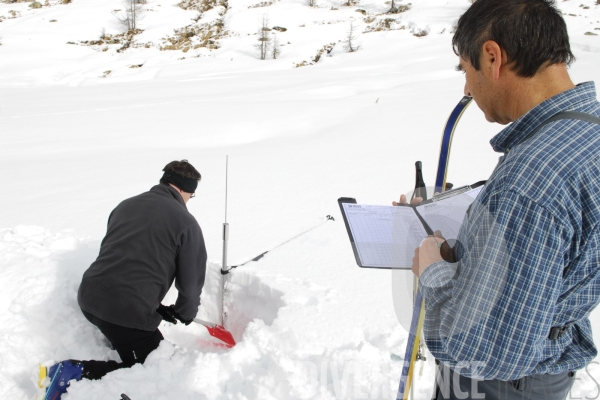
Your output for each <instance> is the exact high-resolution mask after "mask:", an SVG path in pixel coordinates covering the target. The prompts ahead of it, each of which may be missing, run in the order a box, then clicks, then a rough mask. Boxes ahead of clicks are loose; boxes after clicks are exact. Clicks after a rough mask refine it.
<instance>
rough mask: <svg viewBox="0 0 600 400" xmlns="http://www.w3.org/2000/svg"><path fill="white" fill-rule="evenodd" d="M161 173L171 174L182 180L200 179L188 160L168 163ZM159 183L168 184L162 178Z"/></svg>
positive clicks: (198, 173)
mask: <svg viewBox="0 0 600 400" xmlns="http://www.w3.org/2000/svg"><path fill="white" fill-rule="evenodd" d="M163 171H165V172H172V173H174V174H177V175H179V176H181V177H183V178H189V179H195V180H197V181H199V180H200V179H202V176H201V175H200V172H198V171H197V170H196V168H194V166H193V165H192V164H190V163H189V162H188V160H181V161H171V162H170V163H168V164H167V165H165V167H164V168H163ZM160 183H169V182H167V180H166V179H165V178H164V177H163V178H162V179H161V180H160Z"/></svg>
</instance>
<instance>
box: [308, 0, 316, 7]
mask: <svg viewBox="0 0 600 400" xmlns="http://www.w3.org/2000/svg"><path fill="white" fill-rule="evenodd" d="M306 4H308V6H309V7H314V6H316V5H317V0H306Z"/></svg>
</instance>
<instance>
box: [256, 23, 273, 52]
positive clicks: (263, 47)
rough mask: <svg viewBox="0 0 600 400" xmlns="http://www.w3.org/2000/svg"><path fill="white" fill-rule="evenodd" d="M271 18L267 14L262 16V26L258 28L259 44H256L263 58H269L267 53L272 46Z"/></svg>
mask: <svg viewBox="0 0 600 400" xmlns="http://www.w3.org/2000/svg"><path fill="white" fill-rule="evenodd" d="M270 31H271V29H270V28H269V18H268V17H267V16H266V15H263V16H262V21H261V23H260V28H259V29H258V44H256V45H254V47H256V48H257V49H258V55H259V57H260V59H261V60H265V59H266V58H267V54H268V53H269V50H270V48H271V38H270V37H269V32H270Z"/></svg>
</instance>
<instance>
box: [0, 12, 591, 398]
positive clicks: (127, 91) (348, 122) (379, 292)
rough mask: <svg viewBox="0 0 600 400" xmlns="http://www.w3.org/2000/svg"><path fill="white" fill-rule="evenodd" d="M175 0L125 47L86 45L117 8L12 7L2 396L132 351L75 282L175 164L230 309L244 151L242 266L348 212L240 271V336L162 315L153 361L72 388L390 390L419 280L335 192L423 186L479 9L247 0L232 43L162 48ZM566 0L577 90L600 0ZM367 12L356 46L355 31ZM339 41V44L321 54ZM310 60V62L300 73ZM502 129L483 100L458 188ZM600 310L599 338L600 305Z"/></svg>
mask: <svg viewBox="0 0 600 400" xmlns="http://www.w3.org/2000/svg"><path fill="white" fill-rule="evenodd" d="M176 3H177V1H174V0H167V1H158V0H148V3H147V4H146V5H145V6H144V8H146V9H147V10H148V11H147V12H146V15H145V18H144V19H143V20H142V21H140V24H139V26H140V28H141V29H143V32H142V33H140V34H139V35H136V36H135V38H134V43H133V44H131V46H130V48H128V49H126V50H125V51H122V52H117V50H118V49H120V48H121V46H122V44H114V45H99V46H95V47H94V46H85V45H83V44H82V43H81V41H90V40H98V39H99V36H100V34H101V32H102V29H103V28H104V31H105V33H106V34H107V35H117V34H118V33H119V32H120V31H121V27H120V26H119V24H118V22H117V19H116V18H115V16H114V15H113V14H114V10H117V9H123V8H124V6H123V4H122V3H121V2H120V1H112V0H85V1H83V0H73V2H72V3H71V4H59V1H58V0H49V6H43V7H42V8H40V9H33V8H30V7H28V4H29V3H13V4H5V3H0V21H1V22H0V43H1V45H0V59H1V60H2V62H0V154H1V155H2V157H0V165H1V171H2V172H3V180H2V189H1V190H2V192H1V196H0V199H1V200H0V205H1V207H2V214H1V216H0V282H2V290H1V291H0V318H1V320H2V323H1V324H0V398H2V399H17V400H20V399H30V398H32V397H33V396H34V394H35V388H34V386H33V384H32V382H31V379H30V376H31V371H32V370H33V369H34V368H35V366H36V364H37V363H38V362H43V361H46V360H49V359H53V360H61V359H65V358H75V359H118V355H117V354H116V353H115V352H114V351H111V350H110V349H109V348H108V346H107V344H106V342H105V340H104V339H103V337H102V335H101V334H100V333H99V331H98V330H97V329H95V328H94V327H93V326H91V325H90V324H89V323H88V322H87V321H86V320H85V318H84V317H83V316H82V315H81V313H80V311H79V309H78V307H77V303H76V291H77V287H78V284H79V282H80V279H81V275H82V274H83V272H84V271H85V269H86V268H87V267H88V266H89V264H90V263H91V262H92V261H93V260H94V259H95V257H96V255H97V253H98V248H99V243H100V240H101V239H102V237H103V235H104V232H105V226H106V220H107V218H108V215H109V213H110V211H111V210H112V209H113V208H114V207H115V206H116V205H117V204H118V203H119V201H121V200H123V199H124V198H127V197H130V196H133V195H136V194H139V193H140V192H142V191H146V190H148V189H149V188H150V187H151V186H152V185H154V184H155V183H157V181H158V178H159V177H160V175H161V172H160V170H161V168H162V167H163V166H164V165H165V164H167V163H168V162H169V161H171V160H173V159H182V158H187V159H189V160H190V162H192V163H193V164H194V165H195V166H196V167H197V168H198V170H200V172H201V173H202V175H203V179H202V182H201V183H200V186H199V189H198V192H197V198H195V199H193V200H191V201H190V203H189V210H190V212H192V214H194V215H195V216H196V218H197V219H198V221H199V222H200V225H201V226H202V228H203V231H204V234H205V237H206V242H207V248H208V253H209V258H210V264H209V279H208V280H207V284H206V287H205V290H204V292H203V295H202V306H201V307H200V314H199V316H200V317H201V318H203V319H207V320H211V321H215V322H218V320H219V312H218V310H217V304H218V300H217V299H218V293H219V279H220V275H219V272H218V270H219V266H220V257H221V246H222V242H221V229H222V225H221V224H222V222H223V217H224V197H225V185H224V181H225V171H224V167H225V155H226V154H228V155H229V157H230V161H229V165H230V169H229V208H228V214H229V215H228V222H229V223H230V224H231V225H230V242H229V246H230V252H229V260H230V263H231V264H239V263H242V262H244V261H246V260H248V259H251V258H253V257H254V256H256V255H258V254H260V253H262V252H263V251H265V250H269V249H271V248H273V247H275V246H276V245H277V244H279V243H281V242H283V241H285V240H286V239H288V238H290V237H293V236H294V235H296V234H298V233H299V232H302V231H304V230H307V229H309V228H311V227H313V226H315V225H317V224H319V223H321V222H322V221H323V220H324V217H325V215H327V214H331V215H333V216H335V217H336V219H337V220H336V221H335V222H327V223H325V224H323V225H322V226H321V227H319V228H317V229H315V230H313V231H311V232H310V233H308V234H306V235H304V236H302V237H300V238H298V239H296V240H295V241H293V242H290V243H289V244H286V245H285V246H283V247H281V248H278V249H277V250H275V251H273V252H271V253H269V254H268V255H267V256H266V257H265V258H263V259H261V260H260V261H259V262H256V263H249V264H247V265H245V266H243V267H240V268H239V269H237V270H234V272H232V274H231V275H230V277H229V281H228V290H227V296H226V310H227V313H228V317H227V321H226V325H227V327H228V328H229V329H230V330H231V331H232V332H233V334H234V336H235V338H236V340H237V341H238V345H237V346H236V347H235V348H233V349H226V348H224V347H222V346H221V345H220V344H219V343H216V342H215V340H214V339H213V338H211V337H210V336H209V335H208V334H207V332H206V329H205V328H204V327H202V326H199V325H191V326H188V327H185V326H182V325H181V324H179V325H176V326H172V325H168V324H163V325H161V328H160V329H161V330H162V332H163V333H164V335H165V338H166V339H167V340H166V341H165V342H164V343H163V344H162V345H161V347H160V348H159V349H158V350H157V351H156V352H154V353H153V354H152V355H151V356H150V357H149V358H148V360H147V361H146V363H145V364H144V365H143V366H142V365H137V366H135V367H133V368H131V369H129V370H120V371H116V372H114V373H111V374H109V375H107V376H106V377H105V378H104V379H102V380H100V381H95V382H90V381H81V382H78V383H75V384H73V385H72V386H71V387H70V389H69V394H68V395H67V396H64V398H65V399H66V400H74V399H86V400H93V399H118V398H119V397H120V393H127V394H128V395H129V396H130V397H131V398H132V399H133V400H140V399H205V398H206V399H261V400H262V399H282V398H286V399H359V398H373V399H390V398H393V396H394V395H395V392H396V390H397V385H398V379H399V376H400V367H401V363H400V362H398V361H395V360H394V358H395V357H393V356H392V357H391V354H399V355H403V354H404V346H405V339H406V328H407V327H408V321H409V317H410V312H411V300H410V279H409V278H410V275H409V274H407V273H402V272H400V273H395V274H393V275H392V273H390V272H389V271H370V270H364V269H360V268H358V267H357V266H356V264H355V261H354V258H353V256H352V252H351V249H350V245H349V243H348V239H347V235H346V232H345V229H344V226H343V223H342V221H341V217H340V215H339V211H338V207H337V203H336V199H337V198H338V197H341V196H352V197H356V198H357V199H358V200H359V201H361V202H365V203H371V204H389V203H390V202H391V201H392V200H395V199H397V198H398V196H399V194H400V193H402V192H408V191H410V189H412V186H413V184H414V182H413V179H414V162H415V161H417V160H421V161H423V165H424V175H425V181H426V182H427V183H430V184H431V183H432V179H433V175H434V173H435V163H436V161H437V156H438V151H439V150H438V146H439V137H440V133H441V130H442V127H443V125H444V123H445V120H446V118H447V116H448V114H449V113H450V111H451V109H452V108H453V107H454V105H455V104H456V102H457V101H458V100H459V99H460V98H461V96H462V90H463V85H464V78H463V76H462V75H461V74H459V73H456V72H455V71H454V69H453V68H454V66H455V65H456V63H457V60H456V56H455V55H454V54H453V53H452V50H451V48H450V40H451V31H452V26H453V25H454V24H455V23H456V20H457V19H458V17H459V16H460V14H461V13H462V12H464V10H466V8H467V7H468V6H469V2H468V1H466V0H448V1H446V0H430V1H419V0H413V4H412V5H411V8H410V10H408V11H406V12H404V13H401V14H396V15H392V16H389V15H380V14H381V13H383V12H385V11H387V10H388V9H389V6H390V5H389V4H385V3H384V2H383V1H378V2H375V1H372V0H363V1H361V2H360V3H359V4H358V5H355V6H350V7H348V6H344V5H343V1H341V0H335V1H330V0H318V1H317V5H318V7H309V6H308V5H307V4H306V2H304V1H303V0H280V1H274V2H273V4H272V5H270V6H266V7H255V6H256V5H260V4H259V3H260V2H259V1H258V0H231V1H230V2H229V3H228V5H229V9H228V10H227V12H226V13H225V14H224V16H221V15H219V13H222V12H223V10H224V9H223V8H222V7H221V8H219V7H216V8H214V9H213V10H210V11H207V12H205V13H204V14H202V16H201V18H200V19H199V21H198V22H199V23H200V24H202V23H207V24H210V23H214V21H217V20H219V19H220V18H222V19H223V22H224V26H225V29H226V30H227V31H228V32H229V35H228V37H224V38H220V39H218V47H219V48H218V49H216V50H209V49H207V48H206V47H200V48H196V49H193V48H192V49H189V50H188V51H187V52H183V49H182V50H172V51H161V50H160V46H161V45H164V43H165V41H164V39H163V38H166V37H167V36H173V35H174V29H180V28H183V27H185V26H187V25H190V24H194V23H195V22H194V21H193V20H192V19H194V18H197V16H198V15H197V13H196V12H195V11H189V10H188V11H184V10H182V9H181V8H178V7H176V6H175V5H176ZM400 4H403V5H406V3H400ZM559 7H560V8H561V10H563V12H564V14H565V19H566V20H567V23H568V25H569V32H570V36H571V41H572V45H573V49H574V51H575V55H576V56H577V59H578V60H577V62H576V63H575V64H574V66H573V67H572V68H571V74H572V77H573V79H574V81H576V82H583V81H589V80H596V81H599V80H600V79H599V78H600V72H599V71H600V69H598V65H600V42H599V38H598V36H594V35H593V33H600V9H599V8H600V6H597V5H595V4H594V2H593V1H592V0H580V1H577V2H575V1H566V2H560V3H559ZM357 9H362V10H364V11H365V13H366V15H363V14H362V13H359V12H356V10H357ZM264 14H268V17H269V26H270V27H273V26H282V27H285V28H287V31H286V32H280V33H278V34H277V36H278V40H279V42H280V44H283V45H284V46H281V49H282V53H281V55H280V56H279V57H278V59H277V60H272V59H269V60H265V61H261V60H259V59H258V58H257V51H256V49H255V48H254V45H255V44H256V43H257V40H256V35H255V33H256V32H257V30H258V28H259V25H260V20H261V18H262V15H264ZM385 18H393V19H394V20H395V21H391V22H390V21H387V25H388V26H389V27H391V29H392V30H389V31H388V30H382V31H379V32H377V31H375V32H370V33H364V32H365V31H367V30H377V27H378V26H379V27H380V26H385V25H386V22H385V21H383V20H384V19H385ZM350 19H352V20H354V23H355V25H356V26H357V28H358V31H357V32H358V34H357V36H358V38H357V40H358V42H357V43H358V44H359V45H360V48H359V51H358V52H356V53H346V52H344V51H343V43H342V42H340V41H342V40H343V39H344V36H345V35H346V34H347V32H348V29H349V25H350ZM402 27H404V28H403V29H401V28H402ZM423 32H426V33H427V35H425V36H422V35H423ZM590 33H592V34H590ZM415 35H421V36H420V37H417V36H415ZM194 40H197V39H194ZM67 42H72V43H74V44H67ZM194 43H197V42H194ZM332 43H335V46H334V49H333V51H332V57H325V56H323V57H321V58H320V60H318V62H314V59H315V57H316V55H317V53H318V52H319V50H322V49H323V47H324V46H326V45H330V44H332ZM138 45H139V46H138ZM146 45H147V46H146ZM105 48H106V51H104V49H105ZM304 61H306V64H310V63H312V64H313V65H308V66H306V67H302V68H293V67H294V66H295V65H297V64H302V63H303V62H304ZM140 65H141V67H139V66H140ZM131 66H136V67H137V68H130V67H131ZM106 71H111V72H110V73H106ZM500 128H501V127H500V126H498V125H492V124H489V123H487V122H486V121H485V120H484V118H483V116H482V114H481V112H480V111H479V110H478V109H477V107H475V106H472V107H470V109H468V110H467V112H466V113H465V116H464V117H463V120H462V121H461V124H460V126H459V128H458V130H457V132H456V135H455V139H454V144H453V152H452V159H451V166H450V171H449V177H450V178H449V180H450V181H451V182H453V183H455V184H457V185H460V184H466V183H472V182H476V181H478V180H481V179H486V178H487V177H488V176H489V174H490V173H491V171H492V169H493V167H494V165H495V163H496V160H497V155H496V154H494V153H493V152H492V150H491V149H490V147H489V144H488V140H489V138H491V136H492V135H493V134H494V133H496V132H497V131H498V130H499V129H500ZM175 297H176V292H174V291H171V292H170V293H169V294H168V297H167V299H165V304H170V303H172V302H173V301H174V299H175ZM592 321H593V324H594V327H595V332H596V333H597V343H600V334H598V332H600V317H599V312H598V311H596V312H594V314H593V315H592ZM432 360H433V358H432V357H431V356H430V357H428V361H427V363H423V365H422V367H423V368H422V370H419V376H418V377H417V381H416V394H415V398H416V399H419V400H420V399H425V398H428V391H429V390H430V389H431V386H432V380H433V378H432V376H433V375H432V373H433V366H432ZM596 382H600V368H598V364H597V363H595V364H594V363H593V364H591V365H590V367H589V373H586V372H585V371H582V372H581V373H580V374H578V381H577V382H576V385H575V387H574V389H573V391H572V397H573V398H585V397H586V396H587V397H588V398H595V396H596V395H597V394H598V392H599V388H598V384H597V383H596Z"/></svg>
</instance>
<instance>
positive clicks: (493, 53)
mask: <svg viewBox="0 0 600 400" xmlns="http://www.w3.org/2000/svg"><path fill="white" fill-rule="evenodd" d="M506 61H507V60H506V53H505V52H504V51H502V49H501V48H500V46H499V45H498V43H496V42H494V41H493V40H488V41H486V42H485V43H484V44H483V47H482V51H481V68H482V69H483V70H484V72H486V73H490V74H491V76H492V78H493V79H494V80H496V79H498V78H500V70H501V69H502V66H503V64H506Z"/></svg>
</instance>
